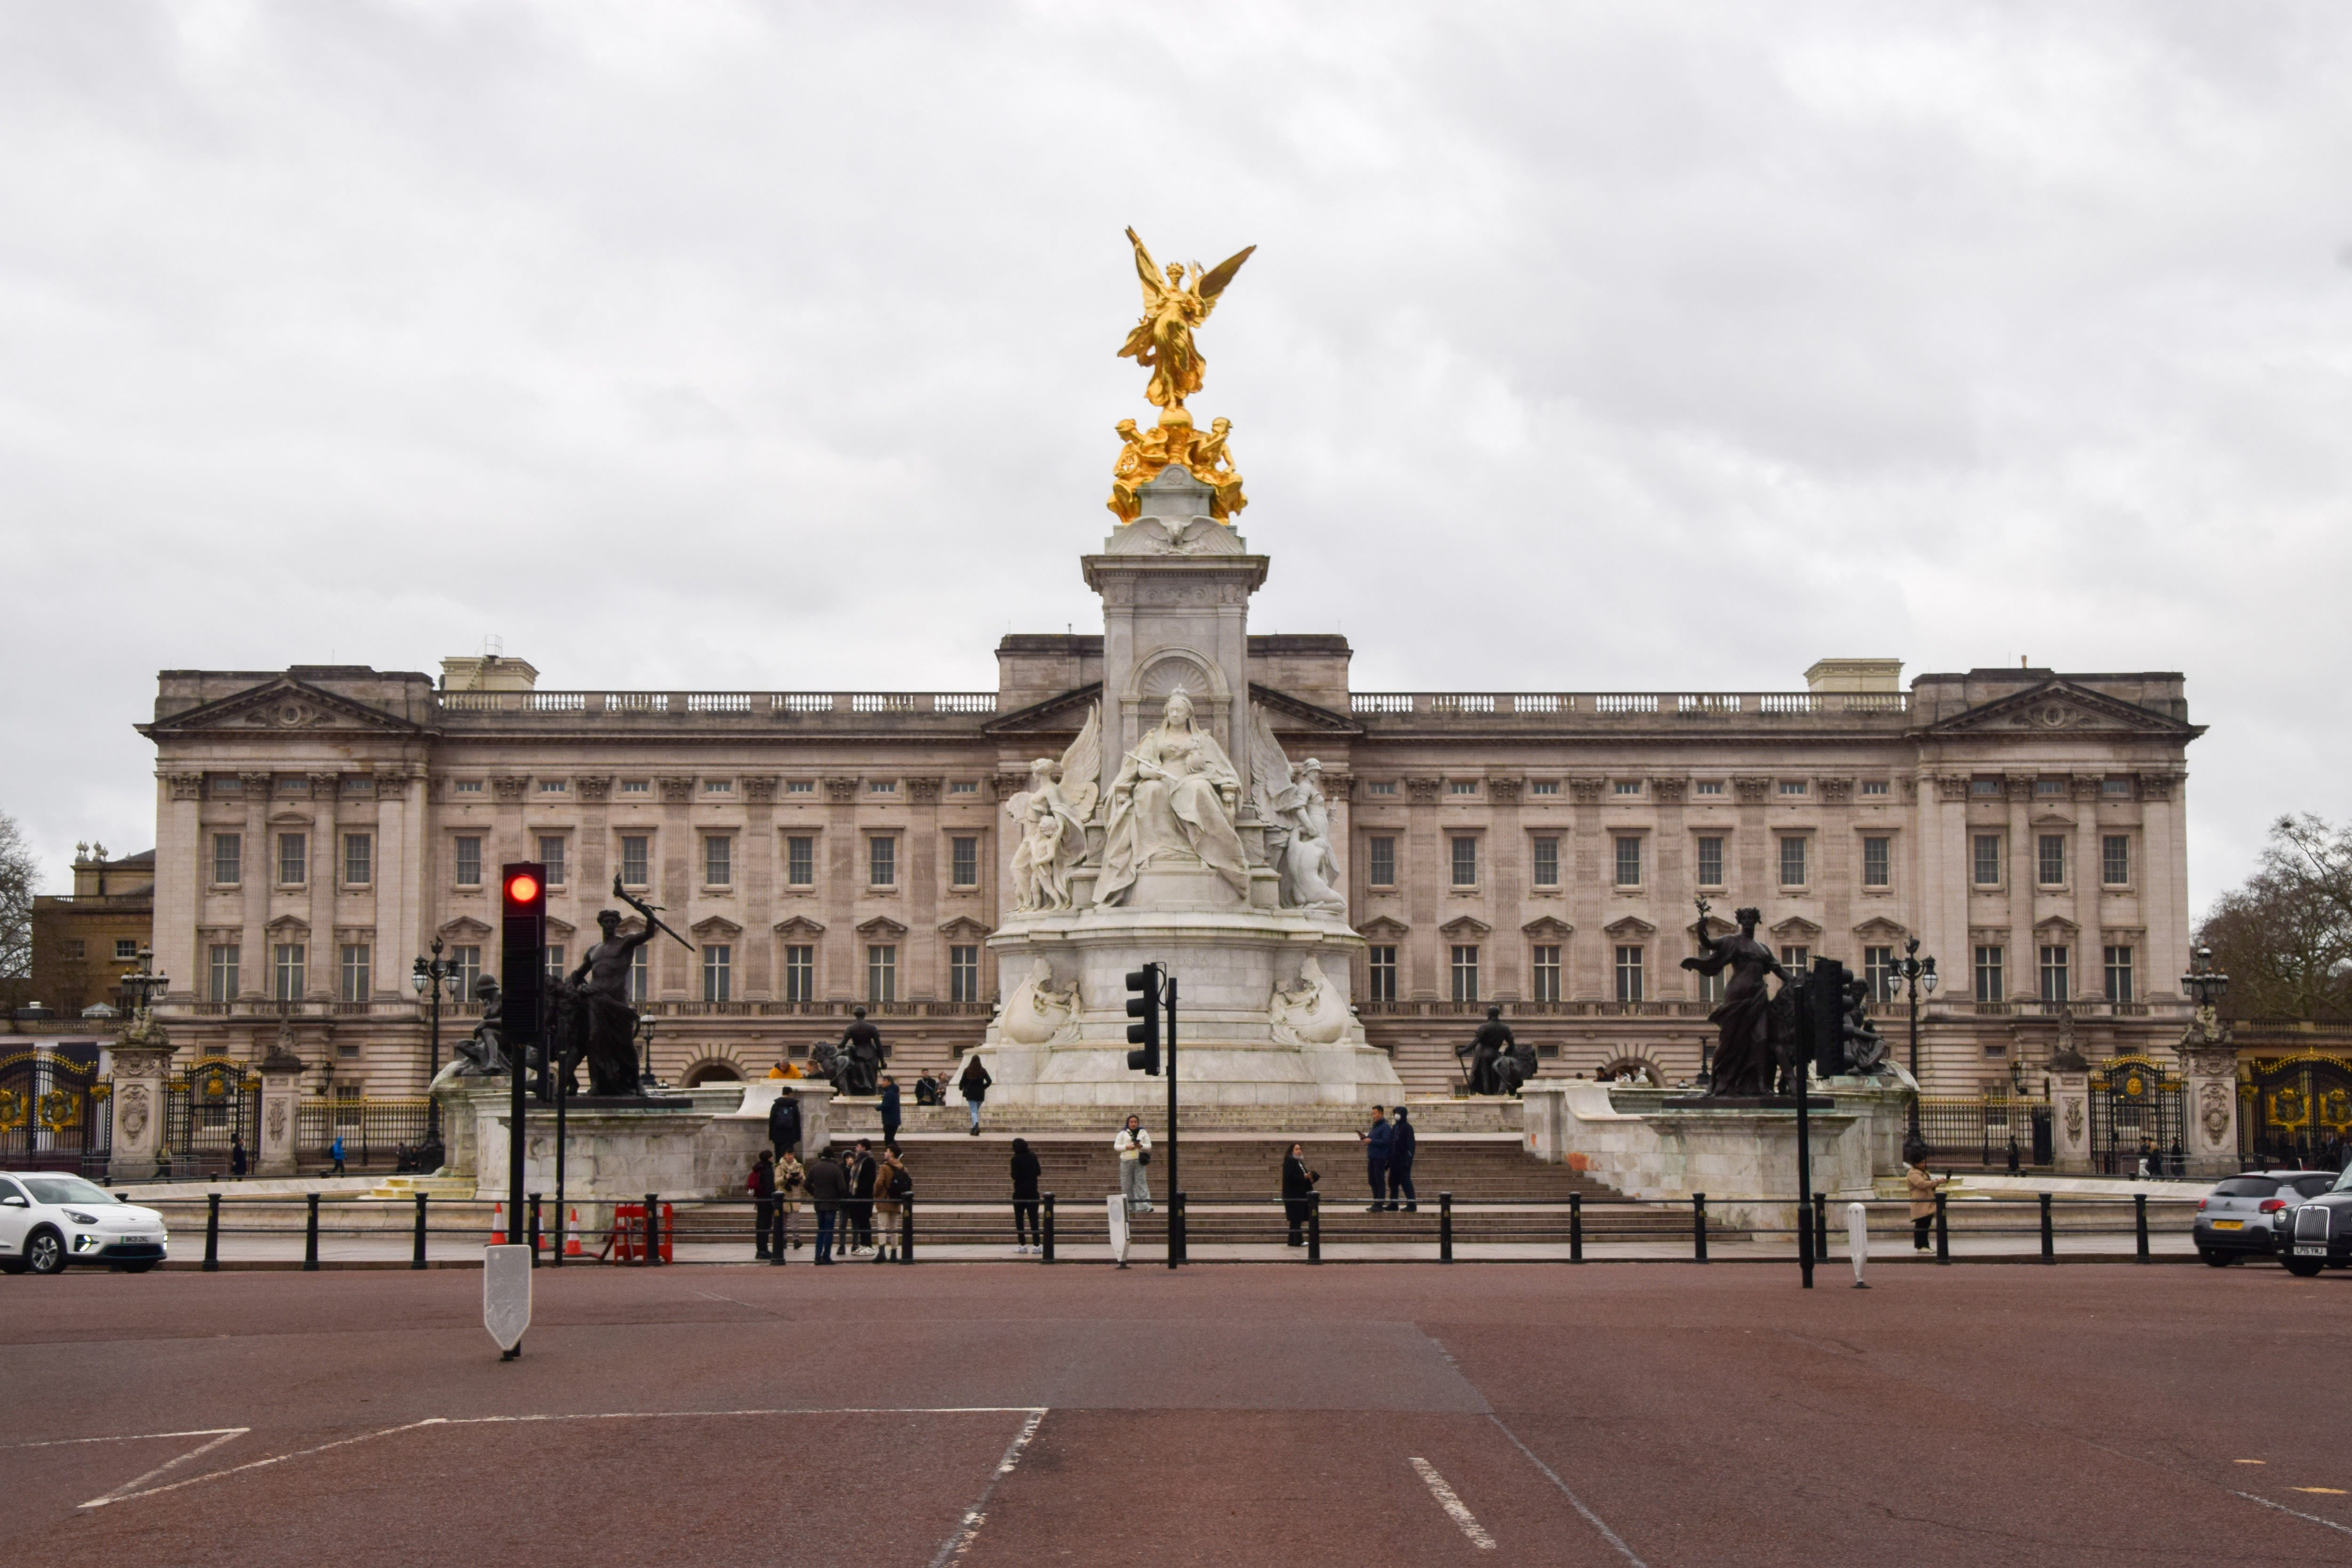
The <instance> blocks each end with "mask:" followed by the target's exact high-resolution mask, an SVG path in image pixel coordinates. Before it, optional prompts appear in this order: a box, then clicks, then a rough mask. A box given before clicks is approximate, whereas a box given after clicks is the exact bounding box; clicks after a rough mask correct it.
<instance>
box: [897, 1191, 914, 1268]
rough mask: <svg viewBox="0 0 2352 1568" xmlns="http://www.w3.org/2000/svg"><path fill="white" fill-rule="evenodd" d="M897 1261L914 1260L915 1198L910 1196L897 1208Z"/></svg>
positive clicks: (907, 1261)
mask: <svg viewBox="0 0 2352 1568" xmlns="http://www.w3.org/2000/svg"><path fill="white" fill-rule="evenodd" d="M898 1261H899V1262H901V1263H912V1262H913V1261H915V1200H914V1199H912V1198H908V1200H907V1201H906V1202H905V1203H904V1204H902V1205H899V1208H898Z"/></svg>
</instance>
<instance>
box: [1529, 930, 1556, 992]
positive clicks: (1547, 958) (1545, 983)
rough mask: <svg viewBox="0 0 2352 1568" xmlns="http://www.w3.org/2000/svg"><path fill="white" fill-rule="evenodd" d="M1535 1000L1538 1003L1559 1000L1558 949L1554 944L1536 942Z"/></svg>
mask: <svg viewBox="0 0 2352 1568" xmlns="http://www.w3.org/2000/svg"><path fill="white" fill-rule="evenodd" d="M1532 973H1533V975H1534V979H1535V999H1536V1000H1537V1001H1538V1002H1557V1001H1559V945H1558V944H1557V943H1554V942H1538V944H1537V945H1536V949H1535V965H1534V969H1533V971H1532Z"/></svg>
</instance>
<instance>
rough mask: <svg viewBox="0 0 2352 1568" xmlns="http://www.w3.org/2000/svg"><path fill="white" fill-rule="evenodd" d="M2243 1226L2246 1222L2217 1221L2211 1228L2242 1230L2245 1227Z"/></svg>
mask: <svg viewBox="0 0 2352 1568" xmlns="http://www.w3.org/2000/svg"><path fill="white" fill-rule="evenodd" d="M2245 1224H2246V1222H2245V1221H2244V1220H2242V1219H2217V1220H2215V1221H2214V1222H2213V1228H2214V1229H2215V1230H2242V1229H2243V1228H2244V1227H2245Z"/></svg>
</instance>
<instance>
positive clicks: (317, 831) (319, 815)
mask: <svg viewBox="0 0 2352 1568" xmlns="http://www.w3.org/2000/svg"><path fill="white" fill-rule="evenodd" d="M341 795H342V780H341V777H340V775H338V774H335V773H312V774H310V864H309V865H308V866H306V867H304V869H305V870H307V871H308V872H310V971H309V973H307V974H305V975H304V976H303V978H304V980H305V981H307V982H308V984H309V988H310V995H311V996H312V997H314V998H316V999H317V1000H319V1001H320V1002H330V1001H332V1000H333V999H334V998H336V997H338V996H341V994H342V969H341V965H342V961H343V955H342V951H341V947H340V945H339V943H338V941H337V935H336V931H335V889H336V888H337V887H338V886H339V885H340V884H341V881H342V877H343V866H342V853H343V846H342V841H341V840H342V825H341V822H340V821H339V820H338V812H337V806H338V805H339V804H340V801H341ZM360 999H361V1000H362V1001H365V1000H366V998H365V997H362V998H360Z"/></svg>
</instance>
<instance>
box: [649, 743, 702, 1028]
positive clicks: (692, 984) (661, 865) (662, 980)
mask: <svg viewBox="0 0 2352 1568" xmlns="http://www.w3.org/2000/svg"><path fill="white" fill-rule="evenodd" d="M656 787H657V788H659V789H660V791H661V801H662V814H661V832H660V833H659V834H658V835H657V836H656V843H655V845H654V851H655V854H656V857H657V858H656V860H655V863H654V864H653V865H651V866H648V867H646V875H647V876H649V877H651V878H653V879H654V888H655V892H654V895H653V897H652V898H650V899H647V900H646V902H647V903H661V904H667V906H668V907H669V908H671V909H673V910H691V909H692V907H693V901H694V889H695V887H696V885H697V883H698V880H699V877H700V872H699V868H698V867H696V865H695V863H694V862H695V857H697V856H698V855H700V854H701V853H702V845H701V843H700V842H699V837H700V836H699V835H698V834H697V833H696V832H695V830H694V813H693V810H692V807H693V804H694V780H693V779H691V778H665V779H661V780H658V781H657V783H656ZM654 951H655V952H656V953H658V954H660V956H659V957H658V958H656V959H655V960H654V961H653V973H652V974H651V976H650V977H649V978H650V981H651V984H650V987H649V988H650V989H651V991H652V992H653V995H652V996H651V997H649V998H647V1000H657V999H664V998H678V997H688V996H699V995H701V994H702V989H701V985H702V977H701V976H700V975H699V974H698V973H694V969H693V964H694V954H692V953H690V952H687V951H686V949H684V948H682V947H680V946H678V944H677V943H676V942H672V941H670V940H669V939H668V938H667V937H663V938H661V939H660V940H659V941H657V942H656V943H655V944H654Z"/></svg>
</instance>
